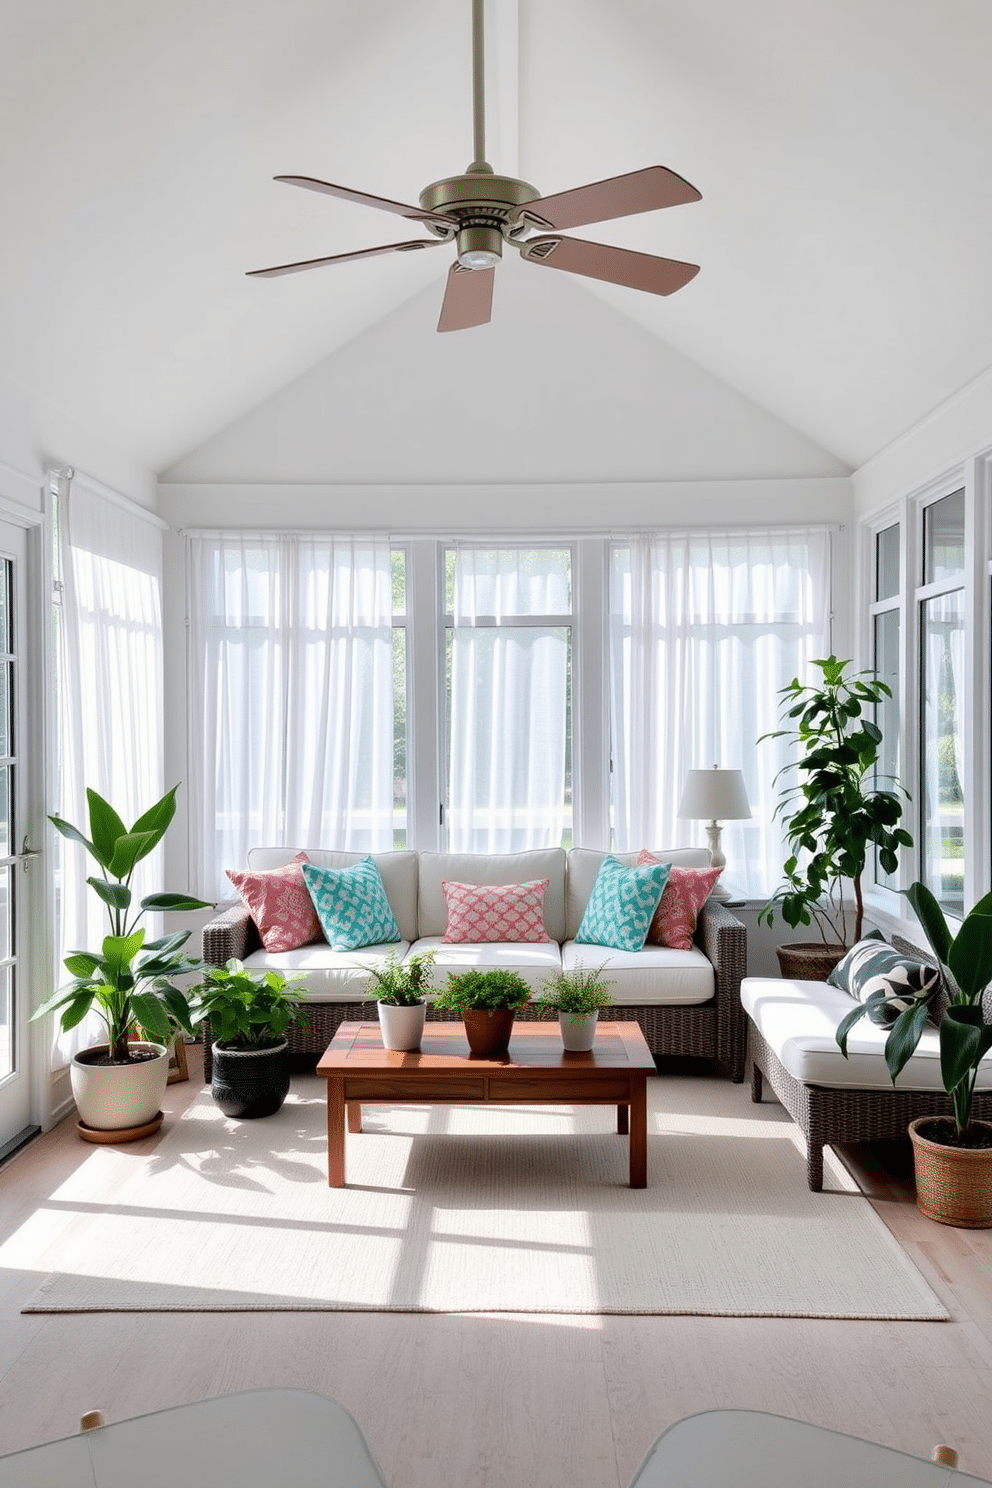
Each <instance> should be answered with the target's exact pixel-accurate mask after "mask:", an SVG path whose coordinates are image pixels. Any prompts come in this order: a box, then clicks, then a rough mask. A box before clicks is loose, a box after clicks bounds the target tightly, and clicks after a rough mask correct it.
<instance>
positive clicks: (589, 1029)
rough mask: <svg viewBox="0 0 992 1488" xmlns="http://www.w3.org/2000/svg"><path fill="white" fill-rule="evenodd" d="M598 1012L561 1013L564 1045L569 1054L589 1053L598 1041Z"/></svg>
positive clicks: (559, 1017) (559, 1019)
mask: <svg viewBox="0 0 992 1488" xmlns="http://www.w3.org/2000/svg"><path fill="white" fill-rule="evenodd" d="M598 1022H599V1014H598V1013H559V1014H558V1027H559V1028H560V1029H561V1042H562V1047H563V1048H564V1049H565V1050H567V1052H568V1053H569V1054H588V1053H589V1051H590V1049H591V1048H592V1046H593V1044H594V1043H595V1042H596V1024H597V1023H598Z"/></svg>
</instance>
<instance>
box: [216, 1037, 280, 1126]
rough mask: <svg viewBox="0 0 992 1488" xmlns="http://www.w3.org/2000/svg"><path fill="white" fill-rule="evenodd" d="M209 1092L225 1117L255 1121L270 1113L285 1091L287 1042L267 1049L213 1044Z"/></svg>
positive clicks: (278, 1105) (272, 1113)
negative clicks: (235, 1047)
mask: <svg viewBox="0 0 992 1488" xmlns="http://www.w3.org/2000/svg"><path fill="white" fill-rule="evenodd" d="M210 1094H211V1095H212V1096H213V1098H214V1100H215V1101H216V1102H217V1104H218V1106H220V1108H221V1110H222V1111H223V1112H224V1115H225V1116H233V1117H234V1118H235V1119H236V1120H238V1121H255V1120H257V1118H258V1117H260V1116H274V1115H275V1113H276V1112H277V1111H278V1110H279V1108H280V1106H281V1105H282V1103H283V1101H284V1100H285V1099H286V1096H287V1095H288V1094H289V1044H288V1042H287V1041H286V1039H281V1040H280V1042H279V1043H278V1044H273V1045H272V1046H271V1047H270V1048H268V1049H225V1048H224V1046H223V1044H219V1043H218V1044H214V1048H213V1069H212V1071H211V1076H210Z"/></svg>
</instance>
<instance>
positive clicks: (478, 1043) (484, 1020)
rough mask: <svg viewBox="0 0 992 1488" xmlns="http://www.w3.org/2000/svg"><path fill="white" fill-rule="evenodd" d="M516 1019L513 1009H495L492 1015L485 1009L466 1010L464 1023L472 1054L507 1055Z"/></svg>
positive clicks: (463, 1018) (463, 1017) (463, 1015)
mask: <svg viewBox="0 0 992 1488" xmlns="http://www.w3.org/2000/svg"><path fill="white" fill-rule="evenodd" d="M515 1017H516V1013H515V1012H514V1010H513V1008H495V1009H494V1010H493V1011H492V1012H491V1013H490V1012H488V1011H487V1010H486V1009H485V1008H466V1009H465V1011H464V1012H463V1013H462V1022H463V1023H464V1025H465V1037H466V1038H467V1039H468V1046H469V1048H470V1049H471V1051H472V1053H473V1054H478V1055H480V1056H491V1055H494V1054H505V1053H506V1051H507V1048H508V1047H509V1043H510V1034H511V1032H512V1030H513V1020H514V1018H515Z"/></svg>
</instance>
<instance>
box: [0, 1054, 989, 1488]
mask: <svg viewBox="0 0 992 1488" xmlns="http://www.w3.org/2000/svg"><path fill="white" fill-rule="evenodd" d="M189 1053H190V1074H191V1081H190V1083H188V1084H177V1085H172V1086H170V1087H169V1090H168V1092H167V1096H166V1105H167V1109H168V1110H169V1111H171V1112H177V1111H180V1110H182V1109H183V1107H184V1105H185V1104H186V1102H187V1101H188V1100H189V1099H190V1097H191V1096H192V1095H193V1094H194V1093H195V1091H196V1089H197V1088H198V1085H199V1082H200V1078H201V1077H200V1064H199V1055H198V1051H197V1050H193V1049H191V1050H190V1051H189ZM702 1077H705V1078H709V1076H701V1078H702ZM739 1089H740V1099H741V1101H742V1102H747V1100H748V1099H749V1095H748V1090H747V1087H746V1086H741V1087H739ZM92 1151H93V1149H92V1148H91V1147H88V1146H86V1145H85V1144H84V1143H82V1142H80V1140H79V1138H78V1136H77V1135H76V1132H75V1129H74V1127H73V1125H72V1123H71V1122H68V1121H67V1122H63V1123H62V1125H61V1126H60V1127H58V1128H56V1129H55V1130H54V1131H52V1132H49V1133H47V1134H46V1135H45V1136H44V1137H41V1138H39V1139H38V1140H37V1141H36V1142H34V1143H33V1144H32V1145H31V1146H30V1147H28V1148H27V1149H25V1150H24V1151H23V1152H22V1153H20V1154H19V1155H18V1156H17V1157H15V1158H14V1159H13V1160H12V1161H11V1162H10V1163H8V1164H7V1166H6V1167H5V1168H4V1169H3V1170H2V1171H0V1240H5V1239H6V1238H7V1237H8V1236H9V1235H12V1234H15V1233H16V1232H18V1231H20V1232H22V1234H23V1235H25V1236H26V1237H30V1236H31V1234H32V1233H37V1234H38V1235H39V1236H40V1235H41V1234H42V1233H43V1232H44V1230H45V1227H46V1225H48V1224H50V1223H52V1222H53V1221H52V1220H51V1219H50V1218H49V1217H48V1214H49V1211H46V1201H47V1200H48V1199H49V1198H50V1196H51V1195H53V1194H54V1193H55V1191H56V1190H57V1189H58V1188H59V1187H60V1185H61V1184H63V1183H64V1182H65V1181H66V1179H67V1178H69V1177H70V1176H71V1174H72V1173H73V1171H74V1169H75V1168H76V1167H77V1166H78V1165H79V1163H80V1162H82V1161H83V1160H84V1159H85V1158H86V1157H87V1156H89V1155H90V1154H91V1152H92ZM844 1157H845V1160H846V1161H847V1162H848V1164H849V1165H850V1166H851V1168H852V1170H853V1171H854V1172H855V1174H856V1176H857V1177H858V1179H859V1181H860V1182H861V1184H862V1186H863V1187H864V1188H865V1189H866V1191H867V1192H869V1193H870V1194H871V1195H872V1201H873V1202H874V1203H875V1205H876V1207H877V1208H878V1210H879V1213H880V1214H881V1215H882V1217H883V1219H884V1220H885V1222H886V1223H887V1224H888V1225H889V1226H890V1227H891V1229H892V1230H893V1231H894V1233H895V1234H896V1235H897V1236H898V1238H899V1239H900V1241H901V1242H902V1244H903V1245H904V1246H905V1247H906V1249H907V1251H908V1252H909V1253H910V1255H911V1256H912V1257H913V1259H914V1261H915V1262H916V1264H917V1265H918V1266H919V1268H920V1270H921V1271H922V1272H923V1274H924V1276H925V1277H926V1278H927V1280H928V1281H929V1283H930V1285H931V1286H932V1287H933V1288H934V1290H935V1291H936V1292H937V1293H938V1295H939V1296H940V1297H941V1298H942V1300H943V1301H944V1303H945V1305H946V1306H947V1308H948V1310H949V1311H950V1313H951V1321H950V1322H949V1323H867V1322H825V1321H796V1320H790V1319H753V1318H745V1319H735V1318H654V1317H604V1318H592V1317H551V1316H547V1315H544V1316H530V1315H511V1314H507V1315H492V1316H431V1315H423V1314H396V1313H391V1314H370V1313H342V1314H334V1313H320V1314H292V1313H289V1314H259V1313H254V1314H253V1313H241V1314H232V1313H215V1314H211V1313H185V1314H173V1315H170V1314H166V1313H163V1314H155V1313H144V1314H131V1315H128V1314H116V1315H107V1314H104V1315H99V1314H95V1315H94V1314H90V1315H78V1316H72V1315H70V1316H66V1315H58V1316H37V1315H34V1316H22V1315H21V1313H20V1311H19V1309H20V1307H21V1305H22V1303H23V1302H24V1301H25V1300H26V1298H27V1297H28V1296H29V1295H30V1294H31V1293H32V1292H33V1291H34V1290H35V1289H36V1287H37V1286H38V1285H39V1283H40V1281H41V1280H42V1273H41V1272H40V1271H32V1270H30V1269H29V1267H28V1268H25V1269H21V1268H18V1269H17V1270H8V1271H3V1272H0V1382H2V1385H0V1454H2V1453H4V1452H10V1451H14V1450H16V1449H18V1448H20V1447H25V1446H31V1445H34V1444H35V1443H37V1442H41V1441H46V1440H50V1439H53V1438H55V1437H59V1436H65V1435H69V1434H71V1433H73V1432H74V1431H75V1430H76V1427H77V1424H78V1418H79V1416H80V1414H81V1413H82V1412H83V1411H84V1410H87V1409H90V1408H92V1407H98V1408H101V1409H103V1410H104V1412H105V1414H106V1416H107V1419H108V1420H120V1419H123V1418H125V1417H127V1416H132V1415H137V1414H139V1413H141V1412H143V1411H148V1410H157V1409H160V1408H162V1407H165V1406H169V1405H175V1404H180V1403H184V1402H187V1401H190V1400H196V1399H200V1398H202V1397H204V1396H208V1395H221V1394H227V1393H229V1392H230V1391H233V1390H240V1389H247V1388H252V1387H256V1386H263V1385H291V1386H297V1387H301V1388H306V1389H312V1390H318V1391H321V1392H323V1393H324V1394H328V1395H332V1396H334V1397H335V1398H336V1399H338V1400H340V1401H341V1402H342V1403H343V1404H344V1405H345V1406H347V1408H348V1409H349V1410H350V1411H351V1412H352V1414H353V1415H354V1416H355V1417H356V1419H357V1420H358V1422H359V1424H360V1426H361V1427H362V1430H363V1431H364V1433H365V1435H366V1437H367V1439H368V1442H369V1445H370V1446H371V1449H372V1452H373V1454H374V1456H375V1458H376V1460H377V1462H378V1463H379V1466H380V1469H381V1471H382V1474H383V1476H384V1478H385V1481H386V1483H387V1484H389V1488H456V1485H457V1488H525V1485H526V1488H531V1485H534V1488H538V1485H540V1488H566V1485H567V1488H626V1485H627V1483H628V1482H629V1480H630V1478H631V1477H632V1476H633V1474H634V1471H635V1469H636V1468H637V1466H638V1464H639V1462H640V1460H641V1458H642V1457H643V1455H644V1453H645V1451H646V1450H647V1448H648V1447H649V1445H650V1444H651V1442H652V1441H653V1440H654V1438H655V1437H656V1436H657V1435H658V1434H659V1432H661V1431H662V1430H663V1429H664V1428H665V1427H666V1426H668V1425H669V1424H670V1423H671V1422H673V1421H675V1420H678V1419H679V1418H680V1417H681V1416H684V1415H688V1414H690V1413H692V1412H695V1411H700V1410H707V1409H713V1408H716V1407H722V1408H727V1407H740V1408H748V1409H757V1410H770V1411H775V1412H778V1413H780V1414H783V1415H788V1416H796V1417H800V1418H802V1419H805V1420H808V1421H813V1422H816V1423H818V1424H820V1425H824V1426H829V1427H833V1428H835V1429H837V1430H843V1431H847V1432H850V1433H851V1434H853V1435H856V1436H863V1437H866V1438H868V1439H870V1440H873V1441H878V1442H883V1443H886V1444H888V1445H891V1446H896V1447H900V1448H902V1449H903V1450H904V1451H908V1452H912V1453H915V1454H917V1455H919V1456H923V1457H929V1455H930V1451H931V1449H932V1447H933V1446H934V1445H935V1444H936V1443H937V1442H949V1443H952V1444H953V1445H954V1446H956V1447H957V1449H958V1451H959V1453H960V1466H961V1467H962V1468H963V1469H964V1470H966V1471H970V1472H973V1473H975V1474H977V1475H979V1476H981V1477H988V1478H990V1479H992V1231H990V1232H979V1231H970V1232H969V1231H965V1230H954V1229H949V1228H947V1227H945V1226H941V1225H936V1224H932V1223H930V1222H929V1221H927V1220H924V1219H923V1218H922V1216H921V1215H919V1213H918V1212H917V1210H916V1208H915V1205H914V1203H913V1190H912V1178H911V1174H910V1172H909V1170H908V1169H907V1167H906V1165H905V1164H904V1163H903V1162H902V1158H901V1155H900V1152H899V1151H898V1149H897V1150H896V1151H895V1152H892V1151H891V1150H887V1151H885V1152H884V1153H873V1152H870V1151H867V1150H859V1151H856V1150H854V1149H847V1150H845V1152H844ZM53 1207H54V1206H53ZM32 1226H33V1227H34V1231H32V1228H31V1227H32ZM23 1227H27V1228H23ZM850 1260H851V1265H852V1266H856V1265H857V1264H858V1257H857V1256H856V1255H854V1256H851V1258H850ZM175 1450H176V1478H177V1482H181V1481H182V1479H183V1472H184V1458H183V1452H184V1448H183V1444H182V1442H181V1441H177V1442H176V1444H175Z"/></svg>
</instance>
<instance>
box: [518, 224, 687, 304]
mask: <svg viewBox="0 0 992 1488" xmlns="http://www.w3.org/2000/svg"><path fill="white" fill-rule="evenodd" d="M520 254H521V257H523V258H526V259H527V261H528V262H529V263H539V264H544V265H545V266H546V267H547V268H549V269H564V270H565V272H566V273H567V274H584V275H585V276H586V277H587V278H589V279H605V280H606V282H607V283H608V284H623V285H625V286H626V287H627V288H628V289H643V290H646V291H647V292H648V294H657V295H669V294H674V293H675V291H676V290H677V289H681V288H682V286H683V285H685V284H688V283H689V280H690V279H694V278H695V277H696V275H697V274H698V273H699V265H698V264H691V263H682V262H680V261H679V260H678V259H676V258H655V256H654V255H653V254H651V253H636V252H635V251H634V250H633V249H632V248H611V247H609V246H607V244H605V243H587V242H585V241H584V240H583V239H582V238H557V237H555V238H552V237H542V238H529V239H528V240H527V241H526V242H524V243H521V244H520Z"/></svg>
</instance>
